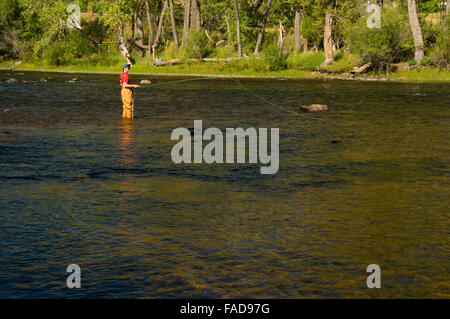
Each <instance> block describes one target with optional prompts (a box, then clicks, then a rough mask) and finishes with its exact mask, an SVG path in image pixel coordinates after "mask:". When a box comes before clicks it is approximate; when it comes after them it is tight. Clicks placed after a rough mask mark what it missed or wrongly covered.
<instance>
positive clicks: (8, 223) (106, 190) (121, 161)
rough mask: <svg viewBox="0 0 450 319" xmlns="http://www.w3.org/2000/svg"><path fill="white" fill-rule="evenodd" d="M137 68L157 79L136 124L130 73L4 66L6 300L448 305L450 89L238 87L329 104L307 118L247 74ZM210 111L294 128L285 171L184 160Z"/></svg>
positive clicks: (212, 122) (1, 216) (229, 119)
mask: <svg viewBox="0 0 450 319" xmlns="http://www.w3.org/2000/svg"><path fill="white" fill-rule="evenodd" d="M130 75H131V79H132V80H134V81H135V82H137V80H140V79H143V78H147V79H150V80H151V81H152V83H153V84H151V85H149V86H145V87H142V88H141V89H139V90H138V91H137V92H136V98H135V99H136V110H135V115H136V118H135V119H134V120H133V121H127V120H122V119H121V112H122V110H121V100H120V87H119V85H118V75H87V74H57V73H34V72H26V73H25V74H24V75H14V77H15V78H16V79H17V80H18V82H17V83H6V80H7V79H8V78H10V77H11V76H9V75H7V74H6V73H5V71H3V72H2V73H0V82H1V83H0V97H1V101H2V103H1V104H0V115H1V116H0V191H1V192H0V241H1V243H2V245H1V254H0V264H1V270H0V297H2V298H5V297H6V298H12V297H26V298H29V297H33V298H34V297H56V298H60V297H87V298H91V297H110V298H117V297H133V298H141V297H151V298H154V297H161V298H175V297H178V298H179V297H217V298H231V297H233V298H248V297H257V298H265V297H267V298H305V297H310V298H318V297H320V298H333V297H337V298H341V297H357V298H373V297H376V298H381V297H437V298H443V297H446V298H448V297H450V281H449V280H450V279H449V269H450V267H449V261H450V258H449V257H450V253H449V231H450V227H449V211H450V209H449V185H450V183H449V154H450V152H449V151H450V142H449V129H450V121H449V116H450V109H449V107H450V102H449V98H448V96H449V88H450V85H449V84H448V83H424V84H420V83H388V82H356V81H338V80H336V81H334V80H326V81H325V80H281V79H267V80H261V79H245V80H244V79H240V80H238V81H239V82H240V83H241V84H242V85H244V86H245V87H247V88H248V89H250V90H252V91H254V92H255V93H256V94H258V95H259V96H261V97H263V98H264V99H267V100H268V101H269V102H271V103H275V104H277V105H280V106H282V107H283V108H286V109H289V110H293V111H297V110H298V108H299V107H300V106H301V105H305V104H312V103H323V104H327V105H328V106H329V111H328V112H324V113H316V114H312V113H302V114H300V115H295V114H292V113H290V112H286V111H283V110H280V109H277V108H275V107H274V106H273V105H271V104H268V103H266V102H265V101H263V100H261V99H258V98H256V97H255V96H254V95H251V94H249V92H248V91H246V90H245V89H243V88H242V87H240V86H238V85H237V84H236V83H235V82H234V81H233V80H231V79H206V80H196V81H179V80H181V79H186V78H175V77H154V76H145V77H144V76H142V75H141V76H138V75H134V76H133V74H132V73H131V74H130ZM49 77H50V79H48V81H47V82H40V81H39V79H40V78H49ZM73 77H78V78H80V81H76V82H73V83H72V82H68V81H69V80H70V79H71V78H73ZM156 84H157V85H156ZM196 119H199V120H203V127H204V128H207V127H217V128H220V129H221V130H222V131H223V132H224V131H225V128H227V127H234V128H237V127H243V128H248V127H255V128H261V127H262V128H279V130H280V169H279V171H278V173H277V174H275V175H261V174H260V164H213V165H207V164H180V165H176V164H174V163H173V162H172V160H171V157H170V153H171V148H172V146H173V145H174V144H175V142H174V141H171V139H170V136H171V132H172V131H173V130H174V129H175V128H177V127H186V128H192V127H193V125H194V120H196ZM69 264H78V265H79V266H80V267H81V285H82V287H81V289H68V288H67V287H66V278H67V276H68V274H66V267H67V266H68V265H69ZM369 264H378V265H379V266H380V267H381V285H382V288H381V289H368V288H367V286H366V279H367V276H368V275H369V274H368V273H366V267H367V266H368V265H369Z"/></svg>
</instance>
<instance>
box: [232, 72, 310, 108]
mask: <svg viewBox="0 0 450 319" xmlns="http://www.w3.org/2000/svg"><path fill="white" fill-rule="evenodd" d="M231 80H233V82H234V83H236V84H237V85H239V86H240V87H241V88H243V89H244V90H246V91H247V92H249V93H250V94H252V95H254V96H256V97H257V98H259V99H260V100H263V101H264V102H266V103H267V104H269V105H272V106H274V107H276V108H277V109H279V110H283V111H286V112H289V113H292V114H295V115H299V116H300V115H302V114H300V113H297V112H295V111H292V110H289V109H286V108H284V107H282V106H279V105H277V104H275V103H273V102H270V101H269V100H267V99H265V98H264V97H262V96H261V95H259V94H257V93H255V92H254V91H252V90H250V89H249V88H247V87H246V86H244V85H243V84H242V83H240V82H238V81H236V80H235V79H233V78H231Z"/></svg>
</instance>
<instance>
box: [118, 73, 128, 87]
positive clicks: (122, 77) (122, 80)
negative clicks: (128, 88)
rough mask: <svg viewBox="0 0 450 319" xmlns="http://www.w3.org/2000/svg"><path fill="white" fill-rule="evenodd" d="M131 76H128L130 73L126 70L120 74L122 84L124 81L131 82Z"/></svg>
mask: <svg viewBox="0 0 450 319" xmlns="http://www.w3.org/2000/svg"><path fill="white" fill-rule="evenodd" d="M129 81H130V80H129V78H128V74H126V73H125V72H122V74H121V75H120V84H123V83H127V84H128V82H129Z"/></svg>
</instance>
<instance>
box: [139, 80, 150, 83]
mask: <svg viewBox="0 0 450 319" xmlns="http://www.w3.org/2000/svg"><path fill="white" fill-rule="evenodd" d="M150 83H152V82H150V80H141V84H150Z"/></svg>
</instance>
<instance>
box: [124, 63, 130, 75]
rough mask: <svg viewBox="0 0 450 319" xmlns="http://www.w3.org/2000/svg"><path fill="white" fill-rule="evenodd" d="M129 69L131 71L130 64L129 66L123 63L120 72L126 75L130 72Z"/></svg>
mask: <svg viewBox="0 0 450 319" xmlns="http://www.w3.org/2000/svg"><path fill="white" fill-rule="evenodd" d="M130 69H131V64H129V63H125V64H124V65H122V71H123V72H124V73H128V72H129V71H130Z"/></svg>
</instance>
